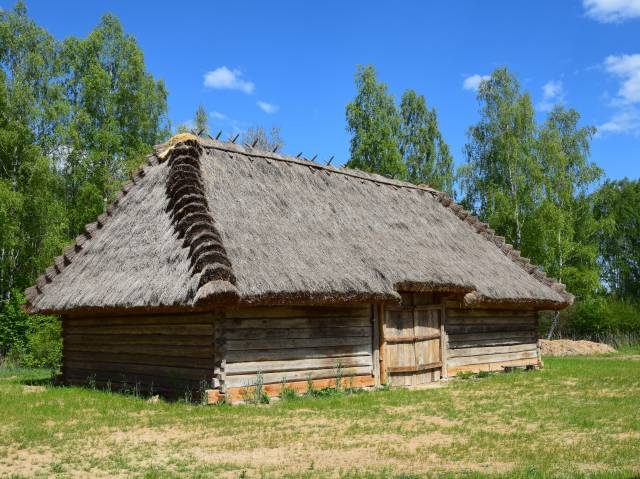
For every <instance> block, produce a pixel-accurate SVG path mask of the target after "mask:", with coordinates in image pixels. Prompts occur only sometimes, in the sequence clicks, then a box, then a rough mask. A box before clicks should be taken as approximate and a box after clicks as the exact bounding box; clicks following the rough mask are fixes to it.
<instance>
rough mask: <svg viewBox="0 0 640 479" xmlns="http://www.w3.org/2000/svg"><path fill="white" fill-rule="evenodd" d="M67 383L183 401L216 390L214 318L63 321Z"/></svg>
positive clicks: (122, 318) (204, 315) (79, 318)
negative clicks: (214, 380) (191, 396)
mask: <svg viewBox="0 0 640 479" xmlns="http://www.w3.org/2000/svg"><path fill="white" fill-rule="evenodd" d="M62 326H63V364H62V374H63V380H64V381H65V382H66V383H68V384H87V383H88V382H93V381H95V383H96V385H98V386H99V387H106V386H107V385H109V386H110V387H112V388H113V389H115V390H119V389H123V388H127V389H132V388H138V389H139V390H140V391H143V392H149V391H151V390H153V392H154V393H155V392H157V393H161V394H163V395H165V396H169V397H171V396H174V397H176V396H177V397H181V396H183V395H184V394H185V393H186V392H190V393H191V394H194V393H196V392H198V391H200V390H201V389H202V388H203V386H204V388H205V389H206V388H207V387H211V386H212V379H213V377H214V367H215V360H216V350H215V346H214V344H215V337H214V315H213V314H212V313H209V314H171V315H149V316H142V315H135V316H133V315H132V316H111V317H109V316H100V317H76V318H63V322H62Z"/></svg>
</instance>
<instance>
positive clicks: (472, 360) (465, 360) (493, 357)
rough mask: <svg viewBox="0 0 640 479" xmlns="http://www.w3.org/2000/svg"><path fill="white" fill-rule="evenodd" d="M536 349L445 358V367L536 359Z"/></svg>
mask: <svg viewBox="0 0 640 479" xmlns="http://www.w3.org/2000/svg"><path fill="white" fill-rule="evenodd" d="M537 358H538V351H537V350H534V351H521V352H517V353H506V354H483V355H481V356H464V357H458V358H449V359H447V367H456V366H463V365H468V364H483V363H497V362H500V361H510V360H514V359H537Z"/></svg>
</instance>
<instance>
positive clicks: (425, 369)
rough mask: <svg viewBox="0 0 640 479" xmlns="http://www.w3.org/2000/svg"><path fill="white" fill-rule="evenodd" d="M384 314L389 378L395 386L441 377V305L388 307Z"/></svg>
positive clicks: (386, 360) (424, 381)
mask: <svg viewBox="0 0 640 479" xmlns="http://www.w3.org/2000/svg"><path fill="white" fill-rule="evenodd" d="M384 316H385V317H384V320H385V321H384V344H385V367H386V373H387V379H388V381H389V382H390V383H391V384H392V385H395V386H415V385H419V384H424V383H428V382H431V381H437V380H439V379H440V375H441V370H442V345H441V334H442V306H441V305H428V306H425V305H418V306H404V307H401V308H387V309H385V315H384Z"/></svg>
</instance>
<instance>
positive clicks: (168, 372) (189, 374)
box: [64, 360, 213, 379]
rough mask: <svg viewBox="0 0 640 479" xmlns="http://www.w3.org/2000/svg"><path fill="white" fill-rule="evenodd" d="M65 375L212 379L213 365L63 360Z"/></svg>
mask: <svg viewBox="0 0 640 479" xmlns="http://www.w3.org/2000/svg"><path fill="white" fill-rule="evenodd" d="M64 367H65V373H66V371H67V370H74V369H84V370H91V371H96V372H97V371H101V372H104V373H112V374H114V375H117V374H118V373H125V374H141V375H148V376H158V377H168V378H181V379H199V378H211V377H213V364H212V365H211V368H210V369H208V368H185V367H173V366H159V365H153V366H149V365H145V364H131V363H111V362H99V361H67V360H64Z"/></svg>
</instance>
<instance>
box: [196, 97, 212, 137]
mask: <svg viewBox="0 0 640 479" xmlns="http://www.w3.org/2000/svg"><path fill="white" fill-rule="evenodd" d="M194 123H195V125H196V131H197V132H200V131H203V132H208V131H209V117H208V116H207V110H205V109H204V105H202V104H200V105H198V109H197V110H196V116H195V118H194Z"/></svg>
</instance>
